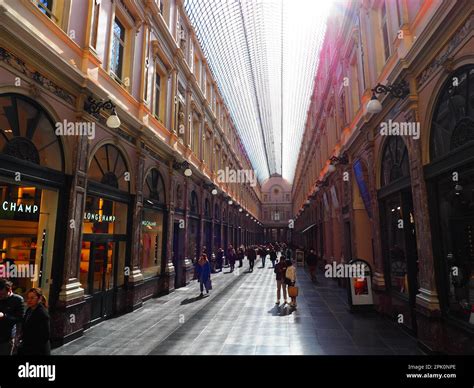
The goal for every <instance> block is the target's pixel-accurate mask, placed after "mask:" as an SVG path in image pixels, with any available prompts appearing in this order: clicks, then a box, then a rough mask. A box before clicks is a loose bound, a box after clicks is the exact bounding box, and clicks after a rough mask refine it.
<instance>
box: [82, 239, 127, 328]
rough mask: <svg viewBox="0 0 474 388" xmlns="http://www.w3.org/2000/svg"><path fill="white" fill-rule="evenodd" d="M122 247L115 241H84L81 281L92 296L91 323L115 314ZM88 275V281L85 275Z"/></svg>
mask: <svg viewBox="0 0 474 388" xmlns="http://www.w3.org/2000/svg"><path fill="white" fill-rule="evenodd" d="M119 249H120V245H119V243H118V242H115V241H111V240H108V241H84V242H83V248H82V255H81V274H83V275H82V276H81V280H82V282H83V283H85V282H87V284H83V286H84V288H85V289H86V292H87V294H88V295H90V296H91V299H92V300H91V321H95V320H98V319H102V318H106V317H108V316H110V315H112V314H113V313H114V308H113V306H114V292H115V289H116V287H117V274H116V268H117V262H118V257H119V255H118V253H119V252H118V251H119ZM86 274H87V280H86V277H85V276H84V275H86Z"/></svg>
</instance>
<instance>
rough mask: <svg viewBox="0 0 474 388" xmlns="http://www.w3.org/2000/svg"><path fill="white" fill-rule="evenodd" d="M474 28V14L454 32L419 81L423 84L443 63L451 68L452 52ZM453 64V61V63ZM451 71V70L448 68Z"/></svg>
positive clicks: (420, 84) (419, 83)
mask: <svg viewBox="0 0 474 388" xmlns="http://www.w3.org/2000/svg"><path fill="white" fill-rule="evenodd" d="M472 29H474V14H471V16H470V17H469V18H468V19H467V20H466V22H465V23H464V25H463V26H462V27H461V28H460V29H459V30H458V31H457V32H456V33H455V34H454V36H453V37H452V39H451V40H450V41H449V43H448V44H447V47H446V49H444V50H443V52H442V53H440V54H439V55H438V56H437V57H436V59H435V60H433V61H432V62H431V63H430V64H429V65H428V66H427V67H426V69H425V70H423V72H422V73H421V74H420V76H419V77H418V78H417V83H418V85H419V86H422V85H423V84H424V83H426V81H427V80H428V79H429V78H430V77H431V75H432V74H433V73H434V72H435V71H436V70H437V69H438V67H440V66H442V65H445V64H446V63H447V65H446V70H448V69H449V68H450V66H449V65H450V60H451V54H452V53H453V51H454V50H455V49H456V48H457V47H458V46H459V43H460V42H461V41H462V40H463V39H464V38H465V37H466V36H467V35H468V34H469V33H470V32H471V31H472ZM451 65H452V63H451ZM448 71H449V70H448Z"/></svg>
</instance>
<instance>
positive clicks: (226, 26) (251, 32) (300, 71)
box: [185, 0, 331, 182]
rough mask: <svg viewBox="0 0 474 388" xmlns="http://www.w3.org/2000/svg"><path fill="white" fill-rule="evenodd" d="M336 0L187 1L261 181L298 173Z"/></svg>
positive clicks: (186, 6) (194, 23)
mask: <svg viewBox="0 0 474 388" xmlns="http://www.w3.org/2000/svg"><path fill="white" fill-rule="evenodd" d="M330 3H331V1H328V0H322V1H320V0H241V1H238V0H186V1H185V9H186V12H187V14H188V16H189V18H190V20H191V23H192V24H193V26H194V28H195V30H196V35H197V37H198V39H199V41H200V43H201V47H202V49H203V52H204V55H205V56H206V59H207V61H208V63H209V66H210V68H211V71H212V73H213V76H214V77H215V79H216V81H217V83H218V85H219V89H220V91H221V94H222V96H223V98H224V100H225V103H226V105H227V107H228V108H229V111H230V113H231V116H232V119H233V121H234V123H235V125H236V127H237V130H238V131H239V134H240V136H241V138H242V141H243V143H244V145H245V147H246V149H247V152H248V154H249V157H250V160H251V162H252V165H253V167H254V169H255V170H256V171H257V176H258V178H259V180H260V181H263V180H265V179H266V178H268V177H269V175H270V174H274V173H277V174H281V175H282V176H283V177H284V178H286V179H287V180H288V181H290V182H292V180H293V175H294V171H295V168H296V161H297V158H298V152H299V149H300V143H301V138H302V135H303V131H304V127H305V122H306V112H307V109H308V106H309V102H310V96H311V92H312V87H313V78H314V75H315V70H316V66H317V61H318V54H319V48H320V46H321V43H322V40H323V38H324V33H325V30H326V17H327V14H328V12H329V8H330V7H329V4H330Z"/></svg>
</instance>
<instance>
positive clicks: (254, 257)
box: [247, 247, 257, 272]
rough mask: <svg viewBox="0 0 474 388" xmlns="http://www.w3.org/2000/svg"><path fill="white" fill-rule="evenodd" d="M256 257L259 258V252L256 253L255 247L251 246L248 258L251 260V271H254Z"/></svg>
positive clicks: (248, 250)
mask: <svg viewBox="0 0 474 388" xmlns="http://www.w3.org/2000/svg"><path fill="white" fill-rule="evenodd" d="M256 258H257V254H256V253H255V247H249V248H248V249H247V259H248V261H249V272H253V265H254V263H255V259H256Z"/></svg>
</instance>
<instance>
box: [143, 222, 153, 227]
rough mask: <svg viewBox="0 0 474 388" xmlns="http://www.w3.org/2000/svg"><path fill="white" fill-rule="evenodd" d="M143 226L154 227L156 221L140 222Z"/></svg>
mask: <svg viewBox="0 0 474 388" xmlns="http://www.w3.org/2000/svg"><path fill="white" fill-rule="evenodd" d="M142 225H143V226H156V221H142Z"/></svg>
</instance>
